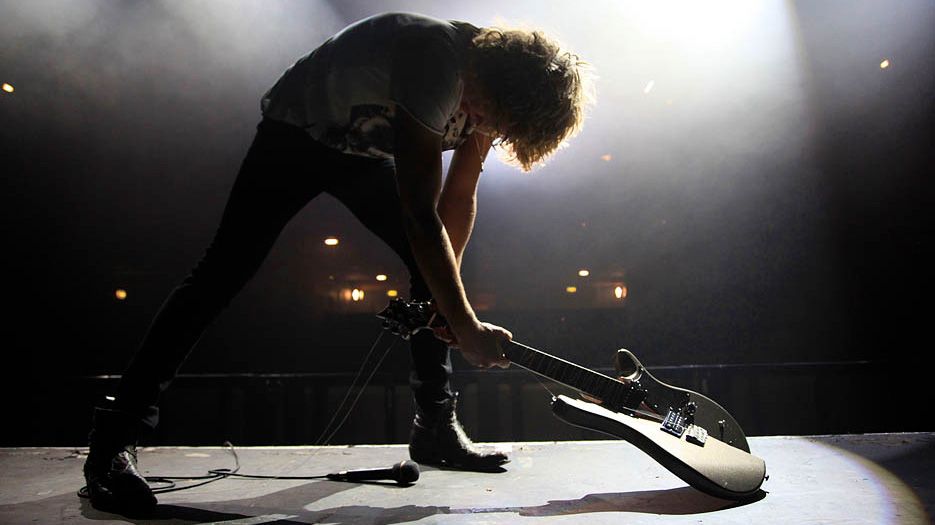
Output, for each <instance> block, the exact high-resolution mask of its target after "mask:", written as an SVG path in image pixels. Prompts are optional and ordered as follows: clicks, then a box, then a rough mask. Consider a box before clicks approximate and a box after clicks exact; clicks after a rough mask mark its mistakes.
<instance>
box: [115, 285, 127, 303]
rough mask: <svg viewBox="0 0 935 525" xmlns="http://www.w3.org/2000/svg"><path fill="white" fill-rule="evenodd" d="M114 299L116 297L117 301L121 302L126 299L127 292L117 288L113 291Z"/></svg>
mask: <svg viewBox="0 0 935 525" xmlns="http://www.w3.org/2000/svg"><path fill="white" fill-rule="evenodd" d="M114 297H116V298H117V300H118V301H123V300H124V299H126V298H127V291H126V290H124V289H122V288H118V289H116V290H114Z"/></svg>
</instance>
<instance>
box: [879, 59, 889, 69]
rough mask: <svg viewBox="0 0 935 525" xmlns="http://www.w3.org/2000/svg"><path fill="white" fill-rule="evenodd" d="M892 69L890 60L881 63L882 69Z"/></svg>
mask: <svg viewBox="0 0 935 525" xmlns="http://www.w3.org/2000/svg"><path fill="white" fill-rule="evenodd" d="M888 67H890V59H888V58H884V59H883V62H880V69H886V68H888Z"/></svg>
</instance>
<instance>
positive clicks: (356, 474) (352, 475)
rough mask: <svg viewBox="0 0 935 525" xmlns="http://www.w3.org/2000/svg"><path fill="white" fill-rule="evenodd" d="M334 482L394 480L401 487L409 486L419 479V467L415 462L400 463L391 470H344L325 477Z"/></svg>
mask: <svg viewBox="0 0 935 525" xmlns="http://www.w3.org/2000/svg"><path fill="white" fill-rule="evenodd" d="M325 477H326V478H328V479H330V480H332V481H368V480H375V479H392V480H394V481H396V483H398V484H400V485H409V484H411V483H414V482H415V481H416V480H417V479H419V465H418V464H416V463H415V462H413V461H409V460H406V461H400V462H399V463H397V464H395V465H393V466H392V467H390V468H365V469H360V470H342V471H341V472H333V473H331V474H328V475H327V476H325Z"/></svg>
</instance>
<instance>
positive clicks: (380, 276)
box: [377, 273, 387, 281]
mask: <svg viewBox="0 0 935 525" xmlns="http://www.w3.org/2000/svg"><path fill="white" fill-rule="evenodd" d="M386 279H387V277H386V275H384V274H382V273H381V274H380V275H377V280H378V281H385V280H386Z"/></svg>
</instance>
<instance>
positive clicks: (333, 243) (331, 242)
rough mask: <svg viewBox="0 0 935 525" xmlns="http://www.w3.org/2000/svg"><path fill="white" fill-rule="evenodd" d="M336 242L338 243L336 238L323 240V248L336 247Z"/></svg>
mask: <svg viewBox="0 0 935 525" xmlns="http://www.w3.org/2000/svg"><path fill="white" fill-rule="evenodd" d="M338 242H340V241H338V238H337V237H328V238H327V239H325V246H337V245H338Z"/></svg>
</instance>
